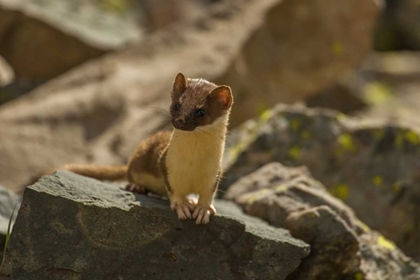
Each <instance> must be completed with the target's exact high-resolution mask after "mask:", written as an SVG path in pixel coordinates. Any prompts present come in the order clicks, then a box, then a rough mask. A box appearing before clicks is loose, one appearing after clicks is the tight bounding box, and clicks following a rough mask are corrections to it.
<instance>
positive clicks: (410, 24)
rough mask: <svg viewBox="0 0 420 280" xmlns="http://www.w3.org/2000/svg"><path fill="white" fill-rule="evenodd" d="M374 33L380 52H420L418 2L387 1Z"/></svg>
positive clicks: (408, 0) (412, 0)
mask: <svg viewBox="0 0 420 280" xmlns="http://www.w3.org/2000/svg"><path fill="white" fill-rule="evenodd" d="M385 2H386V9H385V10H384V12H383V13H382V15H381V17H380V18H379V22H378V26H377V28H376V30H375V33H374V38H375V49H377V50H380V51H395V50H420V5H419V3H418V2H417V1H416V0H386V1H385Z"/></svg>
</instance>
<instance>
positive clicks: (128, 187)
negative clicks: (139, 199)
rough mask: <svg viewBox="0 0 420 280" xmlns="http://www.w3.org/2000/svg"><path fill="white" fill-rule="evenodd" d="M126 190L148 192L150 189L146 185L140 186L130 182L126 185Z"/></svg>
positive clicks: (140, 192) (139, 192)
mask: <svg viewBox="0 0 420 280" xmlns="http://www.w3.org/2000/svg"><path fill="white" fill-rule="evenodd" d="M125 190H126V191H129V192H133V193H138V194H147V193H148V191H147V189H146V188H145V187H142V186H139V185H137V184H133V183H129V184H127V185H126V186H125Z"/></svg>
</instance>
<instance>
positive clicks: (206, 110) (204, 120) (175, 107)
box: [170, 73, 233, 131]
mask: <svg viewBox="0 0 420 280" xmlns="http://www.w3.org/2000/svg"><path fill="white" fill-rule="evenodd" d="M171 99H172V104H171V107H170V113H171V116H172V125H173V126H174V128H175V129H178V130H183V131H194V130H195V129H196V128H197V127H199V126H206V125H211V124H213V123H214V122H215V121H216V120H218V119H220V118H225V119H226V123H227V119H228V118H229V113H230V109H231V107H232V104H233V96H232V91H231V89H230V87H228V86H217V85H215V84H213V83H210V82H208V81H206V80H204V79H189V78H186V77H185V76H184V75H183V74H182V73H179V74H178V75H177V76H176V78H175V82H174V86H173V89H172V93H171Z"/></svg>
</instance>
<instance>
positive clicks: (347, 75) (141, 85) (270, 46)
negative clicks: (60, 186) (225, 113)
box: [0, 0, 420, 279]
mask: <svg viewBox="0 0 420 280" xmlns="http://www.w3.org/2000/svg"><path fill="white" fill-rule="evenodd" d="M178 72H183V73H184V74H185V75H186V76H188V77H202V78H205V79H208V80H210V81H214V82H216V83H218V84H227V85H229V86H231V87H232V90H233V93H234V96H235V104H234V108H233V111H232V116H231V127H230V129H231V131H232V132H231V133H230V134H229V137H228V143H227V151H226V157H225V161H224V165H225V170H226V173H225V179H224V181H223V183H222V186H221V191H220V195H219V197H220V198H223V197H224V198H225V199H229V200H232V201H234V202H235V203H237V204H238V205H240V206H241V207H242V209H243V210H244V212H245V213H247V214H249V215H253V216H257V217H259V218H261V219H264V220H266V221H267V222H268V223H270V224H271V225H273V226H275V227H282V228H287V229H288V230H290V232H291V234H292V235H293V236H294V237H296V238H298V239H301V240H303V241H305V242H307V243H308V244H309V245H310V246H311V253H309V255H308V257H306V258H304V259H303V261H302V263H301V265H300V266H299V269H298V270H296V271H295V272H293V274H291V275H290V276H289V279H319V278H317V277H320V276H319V275H322V273H326V274H328V275H330V276H331V278H330V279H419V278H420V268H419V266H418V264H417V263H415V262H414V261H413V259H414V260H415V261H417V262H418V261H420V245H419V244H420V238H419V236H420V206H419V205H420V118H419V117H418V114H419V113H418V112H419V111H420V93H419V91H420V2H419V1H418V0H385V1H381V0H348V1H327V0H299V1H293V0H283V1H280V0H258V1H257V0H251V1H249V0H199V1H193V0H178V1H176V0H160V1H152V0H145V1H135V0H88V1H80V0H78V1H64V0H0V185H1V186H3V189H4V191H2V196H3V197H5V199H4V201H9V203H8V204H7V207H3V208H2V207H1V206H0V211H1V213H0V215H3V218H4V219H0V221H3V225H0V229H2V230H3V232H2V233H3V234H4V229H5V228H7V225H5V223H7V221H8V217H9V215H10V212H11V210H10V209H11V207H12V205H14V204H15V203H20V200H21V197H20V195H21V194H22V192H23V190H24V188H25V187H27V186H28V185H29V182H33V179H34V178H37V177H38V176H39V174H41V173H42V172H44V171H45V170H49V169H51V168H52V167H55V166H60V165H62V164H65V163H69V162H80V163H96V164H124V163H126V161H127V159H128V157H129V156H130V154H131V153H132V151H133V150H134V148H135V147H136V145H137V144H138V143H139V142H140V141H141V140H142V139H144V138H146V137H147V136H148V135H150V134H152V133H154V132H156V131H158V130H161V129H168V128H169V127H170V126H168V123H165V122H164V119H162V116H161V114H162V113H161V111H160V110H161V109H165V110H167V109H168V105H169V93H170V90H171V86H172V82H173V78H174V77H175V75H176V74H177V73H178ZM279 103H281V104H279ZM276 104H278V105H276ZM279 162H280V163H281V164H282V165H280V163H279ZM267 164H268V165H267ZM276 164H277V165H276ZM267 166H268V167H267ZM270 166H271V167H270ZM273 166H274V167H273ZM275 166H277V167H275ZM267 170H268V171H267ZM311 176H312V177H313V178H312V177H311ZM302 178H304V179H302ZM74 180H76V181H77V180H78V179H74ZM327 191H328V192H327ZM225 192H226V194H225ZM3 193H4V195H3ZM334 197H335V198H334ZM0 201H2V200H0ZM11 201H13V203H12V202H11ZM15 201H16V202H15ZM343 202H344V203H346V204H347V205H345V204H344V203H343ZM27 203H34V202H31V198H30V197H28V198H27ZM5 205H6V204H5ZM22 211H23V212H24V213H26V214H25V215H28V214H27V212H25V211H27V210H25V209H23V210H22V208H21V210H20V213H22ZM98 211H99V210H98ZM343 213H344V214H343ZM349 213H350V214H349ZM310 217H317V220H311V219H310ZM29 218H30V217H29ZM29 218H26V219H29ZM29 220H30V219H29ZM17 223H19V219H18V222H17ZM21 223H23V221H22V222H21ZM31 223H32V222H31ZM19 228H24V226H22V224H21V225H20V226H19ZM331 228H335V231H331ZM379 232H380V233H379ZM327 233H328V234H331V238H325V237H323V236H324V235H325V234H327ZM19 234H20V236H21V237H22V236H24V235H22V234H21V233H19ZM327 236H328V235H327ZM336 236H339V237H340V238H338V237H337V239H336ZM341 237H342V239H341ZM22 238H23V237H22ZM328 240H333V242H331V244H330V247H326V246H327V245H325V244H326V243H328ZM1 242H2V241H1V240H0V243H1ZM394 242H395V243H394ZM398 248H399V249H401V251H400V250H399V249H398ZM345 250H348V252H347V255H346V257H345V258H342V259H340V256H339V255H338V254H337V252H341V251H345ZM325 252H328V253H325ZM62 254H67V253H66V252H62ZM410 258H413V259H410ZM12 267H13V266H9V269H12ZM320 273H321V274H320ZM386 275H388V276H387V277H390V278H386ZM55 276H56V275H55ZM346 277H347V278H346Z"/></svg>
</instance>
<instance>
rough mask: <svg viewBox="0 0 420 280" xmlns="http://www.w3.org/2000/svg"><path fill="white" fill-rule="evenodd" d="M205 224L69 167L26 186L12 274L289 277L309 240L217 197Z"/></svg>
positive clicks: (8, 272)
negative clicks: (215, 211) (196, 222)
mask: <svg viewBox="0 0 420 280" xmlns="http://www.w3.org/2000/svg"><path fill="white" fill-rule="evenodd" d="M215 206H216V208H217V210H218V215H217V216H215V217H213V218H212V220H211V222H210V223H209V224H208V225H196V224H195V222H194V221H193V220H186V221H180V220H178V219H177V217H176V215H175V213H174V212H173V211H172V210H171V209H170V208H169V203H168V201H167V200H162V199H160V198H156V197H148V196H137V198H135V197H134V195H133V194H132V193H129V192H126V191H123V190H120V189H119V188H117V187H116V186H113V185H109V184H106V183H102V182H99V181H97V180H93V179H90V178H85V177H82V176H79V175H75V174H73V173H70V172H66V171H59V172H57V173H55V174H54V175H52V176H45V177H43V178H42V179H41V180H40V181H39V182H37V183H36V184H35V185H33V186H31V187H29V188H27V189H26V191H25V194H24V197H23V201H22V206H21V208H20V210H19V215H18V217H17V220H16V223H15V226H14V229H13V233H12V235H11V239H10V245H9V248H8V251H7V255H6V262H5V266H4V267H3V269H2V270H1V274H0V275H3V276H5V277H9V278H10V279H29V278H31V279H75V278H81V279H103V278H107V277H108V278H109V277H111V278H113V279H122V278H124V279H139V278H140V279H236V278H238V279H285V278H286V276H287V275H289V274H290V273H291V272H292V271H293V270H294V269H295V268H296V267H297V266H298V265H299V263H300V261H301V259H302V258H303V257H305V256H306V255H307V254H308V253H309V246H308V245H307V244H305V243H304V242H302V241H300V240H297V239H294V238H292V237H291V236H290V234H289V233H288V232H287V231H286V230H284V229H276V228H273V227H271V226H269V225H267V224H266V223H265V222H263V221H261V220H259V219H256V218H252V217H249V216H245V215H244V214H242V213H241V211H240V210H239V209H238V208H237V206H235V205H234V204H233V203H229V202H223V201H218V202H217V203H216V205H215Z"/></svg>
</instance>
